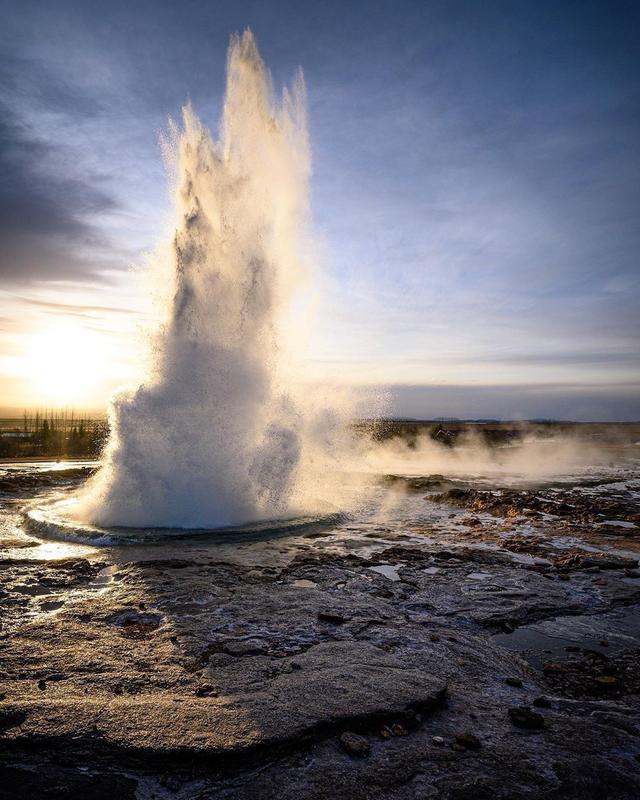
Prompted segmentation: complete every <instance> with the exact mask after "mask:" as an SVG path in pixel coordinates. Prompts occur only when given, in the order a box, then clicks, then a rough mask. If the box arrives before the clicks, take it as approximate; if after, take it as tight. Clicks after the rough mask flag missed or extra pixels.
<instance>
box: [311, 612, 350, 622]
mask: <svg viewBox="0 0 640 800" xmlns="http://www.w3.org/2000/svg"><path fill="white" fill-rule="evenodd" d="M318 619H319V620H320V622H328V623H329V624H330V625H343V624H344V623H345V622H346V621H347V618H346V617H345V616H344V614H341V613H340V612H339V611H319V612H318Z"/></svg>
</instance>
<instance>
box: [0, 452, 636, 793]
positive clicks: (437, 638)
mask: <svg viewBox="0 0 640 800" xmlns="http://www.w3.org/2000/svg"><path fill="white" fill-rule="evenodd" d="M76 469H78V468H77V467H76ZM39 474H40V473H39V472H38V471H37V470H34V471H32V472H29V471H28V470H23V471H22V472H20V473H19V474H18V473H16V474H15V475H11V474H9V475H4V476H3V479H2V485H1V486H0V492H2V498H3V499H2V507H1V515H2V516H1V519H2V528H1V530H0V576H1V578H0V614H1V624H2V633H1V634H0V797H2V798H5V797H6V798H11V799H12V800H19V799H20V798H29V799H30V800H32V799H33V798H109V800H112V799H113V798H114V797H117V798H118V799H119V800H127V799H128V798H131V799H133V798H138V800H147V798H148V799H150V798H157V799H158V800H160V799H161V798H172V799H173V798H175V800H186V799H187V798H189V800H191V799H192V798H198V799H199V800H209V799H211V800H212V799H213V798H216V800H232V798H233V799H237V800H240V799H241V798H256V800H258V798H259V799H260V800H269V799H270V798H274V799H275V798H278V800H289V798H291V800H294V798H295V800H299V798H301V797H302V798H318V799H320V798H354V799H355V800H358V799H359V798H389V799H390V800H405V799H406V800H408V799H409V798H442V800H454V799H455V800H484V799H485V798H487V799H488V798H504V799H505V800H506V799H507V798H509V799H510V798H532V799H533V798H536V799H537V798H545V799H548V800H552V799H553V800H560V798H562V799H563V800H564V798H575V800H585V799H588V798H603V799H604V798H606V799H611V800H627V799H628V800H632V799H633V800H636V798H638V797H640V701H639V690H640V617H639V615H638V604H640V571H638V554H639V551H640V517H639V516H638V514H639V512H640V506H639V505H638V487H640V483H639V482H638V480H637V476H636V478H631V479H629V476H627V478H626V479H625V481H620V479H619V478H618V479H614V478H610V479H605V478H600V479H594V480H590V481H586V480H584V481H582V482H574V483H571V484H567V483H562V484H558V485H552V484H550V485H548V486H543V487H536V488H535V489H534V488H521V487H520V488H518V487H504V486H502V487H500V488H497V487H495V486H494V487H492V486H488V485H487V484H486V482H485V483H483V484H481V485H474V484H473V483H470V482H469V481H451V480H448V479H447V478H445V477H443V476H425V477H421V478H410V479H407V478H404V477H402V476H395V477H389V478H388V479H387V481H386V485H385V487H384V488H381V489H380V493H381V495H383V496H384V500H385V502H384V512H382V511H381V510H380V508H381V507H382V506H379V507H378V511H377V512H374V511H371V512H370V513H363V514H362V515H361V517H358V519H350V520H346V521H345V522H343V523H342V524H339V525H335V524H334V525H330V526H327V527H323V526H322V525H317V526H313V527H310V528H308V529H304V530H302V531H300V532H298V534H296V535H289V536H286V537H273V538H271V539H267V540H264V539H262V540H251V539H243V540H242V541H241V543H237V542H235V543H233V544H231V543H229V542H224V543H222V544H216V543H212V542H210V541H206V540H203V539H198V540H191V541H187V540H186V541H183V542H180V543H179V544H174V545H170V546H169V545H166V546H165V545H155V546H147V547H122V548H113V547H112V548H102V549H97V548H91V547H84V546H80V545H65V544H53V543H43V542H41V541H40V540H38V539H36V538H34V537H33V536H31V535H30V534H29V533H28V532H27V531H26V530H25V527H24V524H23V522H22V517H21V509H22V508H23V506H24V503H25V499H26V498H29V499H32V498H33V497H34V495H35V494H37V493H38V492H42V493H46V492H49V491H51V487H52V483H53V484H55V485H61V486H63V487H67V488H73V486H74V485H76V484H77V482H78V481H79V480H81V479H82V478H83V477H84V475H85V473H83V472H80V473H68V472H66V473H65V472H63V471H59V473H58V475H57V476H56V477H52V475H51V474H49V473H47V474H46V476H45V477H42V478H39Z"/></svg>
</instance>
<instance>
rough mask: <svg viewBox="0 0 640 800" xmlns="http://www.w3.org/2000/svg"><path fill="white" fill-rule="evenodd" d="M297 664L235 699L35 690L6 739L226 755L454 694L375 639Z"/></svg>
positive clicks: (9, 717)
mask: <svg viewBox="0 0 640 800" xmlns="http://www.w3.org/2000/svg"><path fill="white" fill-rule="evenodd" d="M295 663H296V668H295V669H293V670H292V671H291V672H283V673H281V674H279V675H277V676H275V677H274V678H273V680H272V681H271V683H270V684H269V686H268V688H267V689H266V690H263V691H257V692H243V693H239V694H236V695H233V696H226V697H225V696H218V697H203V698H200V697H195V696H188V695H178V694H171V693H169V694H159V693H156V694H151V695H138V696H135V697H113V696H112V695H111V696H106V695H104V696H97V697H86V696H78V695H75V694H73V693H72V692H70V691H67V690H66V689H64V687H63V685H62V683H57V684H55V688H54V689H53V692H54V694H55V695H57V696H54V697H52V698H51V699H49V698H47V697H41V698H38V699H34V698H33V697H32V696H31V697H29V696H27V697H25V698H24V699H23V700H17V701H14V702H9V703H5V704H3V706H2V709H1V710H0V728H1V729H2V733H0V741H2V743H3V745H4V746H5V747H7V746H11V745H13V746H22V747H24V746H29V747H32V748H46V747H47V746H48V745H56V746H59V745H60V744H61V740H64V744H65V748H70V749H74V748H76V749H86V748H87V747H91V746H96V745H98V746H100V747H102V748H109V749H115V750H126V751H128V752H129V753H130V754H138V755H141V756H150V755H157V756H162V755H169V754H175V755H178V754H186V753H188V754H191V755H194V756H198V755H206V756H207V757H208V758H211V757H217V756H219V757H225V758H226V757H228V756H233V755H242V754H249V753H250V752H252V751H257V750H259V749H261V748H263V747H268V748H273V747H287V746H292V745H298V744H301V743H304V741H305V740H309V739H317V738H320V737H322V736H324V735H327V734H330V733H333V732H334V731H336V730H340V729H342V728H343V727H344V726H347V725H348V726H350V727H357V728H360V729H363V730H367V729H369V728H371V727H373V726H377V727H380V725H383V724H385V723H386V722H388V721H390V720H395V719H398V718H400V719H402V718H404V717H405V716H407V715H415V714H420V715H421V714H425V713H427V712H429V711H430V710H432V709H433V708H435V707H437V706H438V705H439V704H441V703H442V702H443V700H444V698H445V693H446V685H445V683H444V681H442V680H440V679H438V678H436V677H434V676H431V675H427V674H424V673H423V672H420V671H419V670H416V669H410V668H409V669H407V668H403V667H402V665H401V664H400V663H399V661H398V660H397V659H395V658H394V657H393V656H390V655H387V654H385V653H381V652H380V650H378V649H376V648H374V647H372V646H370V645H367V644H360V643H352V642H329V643H323V644H319V645H317V646H316V647H314V648H312V649H311V650H309V651H307V652H306V653H303V654H302V655H300V656H299V657H298V658H297V659H296V662H295Z"/></svg>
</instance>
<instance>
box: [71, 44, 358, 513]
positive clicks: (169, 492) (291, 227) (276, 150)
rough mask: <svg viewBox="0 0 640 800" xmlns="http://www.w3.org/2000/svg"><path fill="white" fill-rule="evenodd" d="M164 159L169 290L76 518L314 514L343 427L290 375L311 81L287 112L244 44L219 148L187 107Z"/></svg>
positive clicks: (116, 406)
mask: <svg viewBox="0 0 640 800" xmlns="http://www.w3.org/2000/svg"><path fill="white" fill-rule="evenodd" d="M167 147H168V150H169V155H170V160H171V161H172V162H173V164H174V170H175V209H176V223H175V236H174V239H173V246H172V249H171V255H170V258H169V262H170V264H169V266H170V268H169V270H168V271H167V270H166V269H165V268H164V266H163V263H162V259H161V258H157V259H156V261H157V263H155V264H153V265H152V273H153V280H154V281H155V282H156V284H158V285H157V286H156V290H158V289H160V290H161V289H162V286H161V284H162V283H163V282H166V281H169V286H170V291H169V292H168V297H167V300H166V302H165V304H164V307H163V310H162V317H163V318H162V320H161V325H160V326H159V330H158V332H157V334H156V335H155V337H154V342H153V351H152V358H151V363H150V365H149V366H148V367H147V368H146V372H145V374H144V375H143V376H142V382H141V385H140V386H139V387H138V388H137V389H136V390H135V391H133V392H132V393H128V394H122V395H120V396H117V397H116V398H115V400H114V401H113V403H112V408H111V412H110V422H111V431H112V432H111V439H110V441H109V444H108V446H107V449H106V453H105V459H104V466H103V467H102V469H101V470H100V472H99V473H98V475H97V476H96V478H95V479H94V480H93V482H92V483H91V484H90V485H89V487H88V489H87V491H86V492H85V494H84V496H83V498H82V500H81V503H80V511H79V515H80V516H82V517H83V518H84V519H87V520H90V521H92V522H94V523H96V524H99V525H123V526H162V527H218V526H225V525H231V524H236V523H243V522H248V521H252V520H256V519H264V518H278V517H283V516H286V515H289V514H292V513H299V512H300V511H305V510H309V502H310V501H309V494H308V487H309V486H310V485H312V484H314V483H316V484H317V483H318V480H319V479H320V476H321V475H323V474H324V475H327V474H328V473H329V472H330V470H329V469H327V460H328V459H329V458H330V455H329V454H332V455H336V454H337V450H338V449H339V443H338V442H337V439H339V438H340V436H341V435H342V433H341V432H342V431H343V430H344V426H343V424H342V422H343V419H344V415H343V414H342V413H341V412H340V411H339V410H338V409H335V408H331V406H329V405H324V407H323V404H322V403H321V402H320V403H319V406H320V407H321V410H320V411H318V409H317V408H314V406H313V404H312V403H311V402H309V401H308V399H305V401H304V402H303V400H302V397H301V392H300V390H299V388H298V386H299V382H298V381H296V380H294V378H293V375H292V373H293V371H294V369H293V367H294V366H295V365H294V362H292V359H291V352H292V348H291V347H290V344H291V341H290V338H289V336H288V331H287V320H288V316H289V313H290V307H291V301H292V297H293V294H294V291H295V290H296V288H297V286H298V285H299V283H300V281H301V278H302V277H303V276H304V273H305V268H304V266H303V263H304V258H303V255H304V250H305V243H306V240H307V233H306V230H307V212H308V179H309V175H310V156H309V147H308V140H307V131H306V121H305V93H304V83H303V79H302V74H301V73H300V74H299V75H298V76H297V77H296V79H295V81H294V83H293V86H292V88H291V89H290V90H286V89H285V90H284V92H283V95H282V98H281V100H280V101H276V100H275V99H274V95H273V91H272V87H271V83H270V78H269V74H268V72H267V70H266V69H265V66H264V63H263V61H262V59H261V58H260V55H259V53H258V51H257V49H256V45H255V41H254V39H253V36H252V34H251V33H250V32H249V31H246V32H245V33H244V34H243V35H242V36H241V37H234V38H233V39H232V41H231V45H230V48H229V54H228V62H227V85H226V94H225V102H224V110H223V114H222V119H221V124H220V139H219V141H214V139H213V138H212V136H211V134H210V133H209V131H208V130H207V129H206V128H205V127H204V126H203V125H202V123H201V122H200V120H199V119H198V118H197V117H196V115H195V113H194V112H193V110H192V109H191V107H190V106H187V107H186V108H184V109H183V121H182V126H181V127H178V126H176V125H172V127H171V131H170V137H169V143H168V145H167ZM165 294H166V293H165Z"/></svg>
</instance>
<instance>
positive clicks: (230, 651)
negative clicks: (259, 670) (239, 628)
mask: <svg viewBox="0 0 640 800" xmlns="http://www.w3.org/2000/svg"><path fill="white" fill-rule="evenodd" d="M222 652H223V653H226V654H227V655H229V656H235V657H236V658H241V657H242V656H261V655H264V654H265V653H266V652H267V645H266V643H265V642H263V641H262V639H243V640H240V641H235V642H225V644H224V645H223V646H222Z"/></svg>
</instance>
